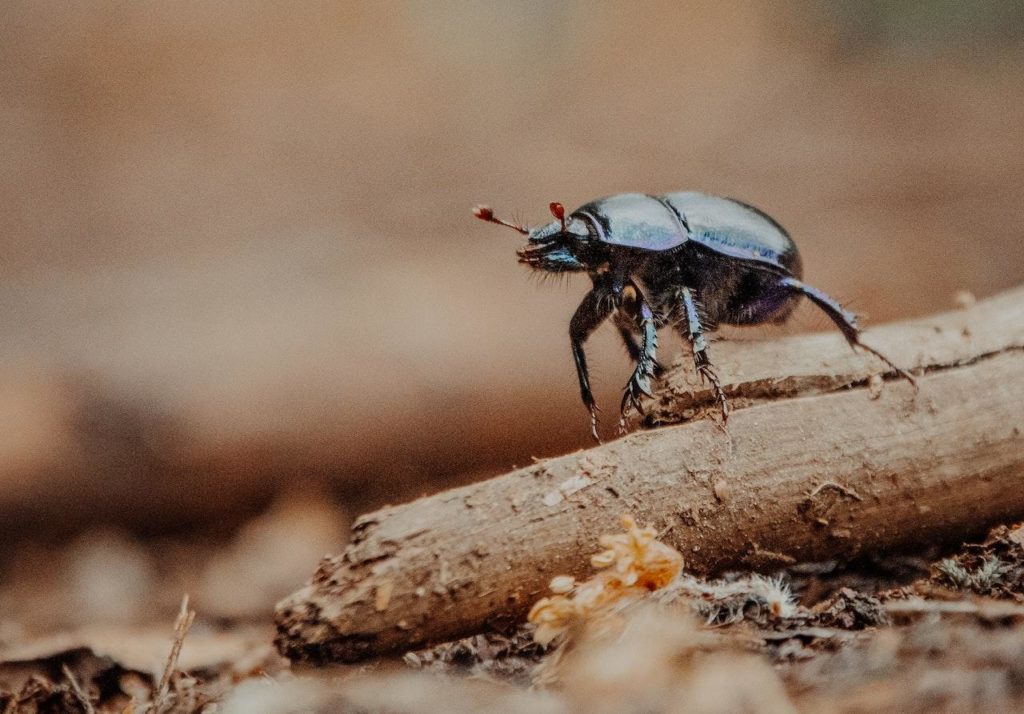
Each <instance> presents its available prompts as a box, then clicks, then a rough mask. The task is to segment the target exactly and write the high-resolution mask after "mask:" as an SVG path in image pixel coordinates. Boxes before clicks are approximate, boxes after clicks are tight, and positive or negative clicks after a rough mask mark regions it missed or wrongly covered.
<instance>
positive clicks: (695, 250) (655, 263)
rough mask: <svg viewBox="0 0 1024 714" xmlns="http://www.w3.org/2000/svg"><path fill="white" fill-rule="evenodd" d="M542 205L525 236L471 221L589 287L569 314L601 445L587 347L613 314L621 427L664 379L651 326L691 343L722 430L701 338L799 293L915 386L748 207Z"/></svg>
mask: <svg viewBox="0 0 1024 714" xmlns="http://www.w3.org/2000/svg"><path fill="white" fill-rule="evenodd" d="M550 209H551V213H552V215H553V216H554V217H555V220H554V221H553V222H551V223H548V224H546V225H543V226H540V227H539V228H534V229H532V230H530V229H527V228H526V227H524V226H520V225H517V224H515V223H512V222H509V221H505V220H502V219H500V218H496V217H495V215H494V212H493V211H492V210H491V209H490V208H488V207H487V206H477V207H476V208H475V209H473V213H474V215H475V216H476V217H477V218H480V219H482V220H485V221H490V222H492V223H498V224H500V225H503V226H507V227H509V228H513V229H515V230H517V231H519V232H520V233H522V234H523V235H526V236H527V237H528V240H527V244H526V246H525V247H523V248H522V249H520V250H519V251H517V255H518V256H519V262H520V263H524V264H526V265H528V266H530V267H531V268H534V269H536V270H543V271H548V272H554V273H566V272H586V273H588V274H589V275H590V279H591V281H592V282H593V288H592V289H591V290H590V292H589V293H587V295H586V296H585V297H584V298H583V302H581V303H580V306H579V307H578V308H577V309H576V313H575V314H574V315H573V316H572V320H571V321H570V323H569V338H570V342H571V345H572V354H573V358H574V359H575V361H576V373H577V375H578V377H579V382H580V395H581V397H582V398H583V404H584V405H585V406H586V408H587V410H588V411H589V412H590V428H591V434H592V435H593V437H594V439H596V440H598V441H600V438H599V436H598V431H597V413H598V408H597V404H596V402H595V401H594V395H593V394H592V392H591V390H590V376H589V374H588V372H587V358H586V355H585V353H584V351H583V343H584V342H585V341H586V339H587V337H589V336H590V334H591V333H592V332H593V331H594V330H595V329H597V327H598V326H599V325H600V324H601V323H603V322H604V321H605V320H606V319H607V318H609V317H611V318H612V319H613V321H614V323H615V326H616V327H617V328H618V331H619V333H620V335H621V336H622V339H623V341H624V342H625V345H626V349H627V351H628V352H629V355H630V357H631V358H632V359H633V361H634V363H635V365H636V367H635V369H634V370H633V375H632V376H631V377H630V379H629V382H628V383H627V384H626V388H625V390H624V392H623V395H622V403H621V405H620V409H619V411H620V414H621V418H620V421H619V426H620V429H623V430H624V429H625V425H626V417H627V415H628V413H629V409H630V407H633V408H635V409H636V410H637V411H638V412H639V413H641V414H642V413H643V410H642V407H641V404H640V395H641V394H644V395H647V396H649V397H650V396H653V395H652V392H651V380H652V379H653V378H654V377H656V376H657V375H658V374H659V373H660V372H661V366H660V365H659V364H658V361H657V358H656V352H657V347H658V329H659V328H661V327H663V326H665V325H672V326H673V327H674V328H675V329H676V330H677V331H678V332H679V333H680V335H682V337H683V338H684V339H685V340H686V341H687V342H689V344H690V346H691V349H692V353H693V362H694V365H695V367H696V369H697V372H698V373H699V374H700V376H701V378H702V380H706V381H707V382H708V383H710V385H711V388H712V389H713V391H714V395H715V399H716V401H717V403H718V404H719V407H720V409H721V413H722V421H723V423H725V422H727V421H728V418H729V403H728V400H727V399H726V395H725V391H724V390H723V389H722V383H721V381H720V380H719V378H718V376H717V374H716V373H715V370H714V367H713V366H712V364H711V360H710V358H709V356H708V341H707V338H706V337H705V335H706V334H707V333H709V332H711V331H713V330H714V329H715V328H716V327H717V326H718V325H719V324H728V325H759V324H764V323H774V324H779V323H782V322H785V320H786V319H788V318H789V316H790V315H791V314H792V313H793V310H794V308H795V307H796V305H797V303H798V302H799V301H800V299H801V298H803V297H806V298H807V299H808V300H810V301H811V302H812V303H814V304H815V305H817V306H818V307H819V308H821V309H822V310H823V311H824V312H825V314H826V315H828V316H829V317H830V318H831V319H832V321H833V322H834V323H835V324H836V326H837V327H838V328H839V329H840V330H841V331H842V333H843V336H844V337H846V340H847V342H849V343H850V346H851V347H853V348H857V347H859V348H861V349H863V350H864V351H866V352H869V353H871V354H873V355H875V356H876V357H878V358H879V359H881V360H882V361H883V362H885V363H886V364H887V365H888V366H889V367H890V368H891V369H892V370H893V371H895V372H896V373H897V374H898V375H899V376H901V377H903V378H905V379H907V380H909V381H910V382H911V384H913V385H914V386H915V388H916V382H915V381H914V378H913V376H912V375H910V374H909V373H908V372H906V371H904V370H902V369H900V368H899V367H897V366H896V365H895V364H893V362H892V361H891V360H889V358H888V357H886V356H885V355H883V354H882V353H881V352H879V351H878V350H876V349H874V348H873V347H870V346H868V345H866V344H864V343H863V342H862V341H861V339H860V327H859V326H858V324H857V317H856V315H854V314H853V313H852V312H850V311H848V310H846V309H845V308H843V306H842V305H840V304H839V303H838V302H837V301H836V300H834V299H833V298H831V297H829V296H828V295H827V294H826V293H824V292H822V291H821V290H818V289H817V288H814V287H812V286H810V285H807V284H806V283H804V282H802V280H801V279H802V277H803V269H802V265H801V261H800V253H799V252H798V251H797V247H796V244H794V243H793V240H792V238H790V236H789V233H787V232H786V230H785V229H784V228H783V227H782V226H781V225H779V223H778V222H777V221H775V219H773V218H772V217H771V216H769V215H768V214H766V213H764V212H763V211H761V210H760V209H758V208H755V207H754V206H751V205H749V204H746V203H743V202H742V201H738V200H736V199H732V198H723V197H719V196H711V195H708V194H704V193H698V192H695V191H688V192H681V193H668V194H665V195H661V196H652V195H648V194H643V193H620V194H616V195H614V196H608V197H606V198H599V199H597V200H596V201H591V202H590V203H587V204H586V205H584V206H581V207H580V208H578V209H576V210H575V211H573V212H572V213H570V214H568V215H567V214H566V212H565V208H564V207H563V206H562V204H560V203H552V204H551V205H550Z"/></svg>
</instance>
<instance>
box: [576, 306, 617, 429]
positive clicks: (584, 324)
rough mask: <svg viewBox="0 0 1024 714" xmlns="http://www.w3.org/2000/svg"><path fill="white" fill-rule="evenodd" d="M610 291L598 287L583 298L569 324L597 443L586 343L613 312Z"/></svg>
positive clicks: (577, 366) (583, 393)
mask: <svg viewBox="0 0 1024 714" xmlns="http://www.w3.org/2000/svg"><path fill="white" fill-rule="evenodd" d="M612 305H613V303H612V300H611V299H610V291H609V290H608V289H606V288H601V287H595V288H594V289H593V290H591V291H590V292H589V293H587V294H586V296H585V297H584V298H583V302H581V303H580V306H579V307H578V308H576V312H575V313H574V314H573V316H572V320H570V322H569V341H570V343H571V344H572V357H573V360H575V362H576V376H577V377H579V380H580V397H581V398H582V399H583V405H584V406H585V407H586V408H587V411H589V412H590V434H591V435H592V436H593V437H594V441H596V442H597V443H601V437H600V436H598V434H597V412H598V408H597V402H596V401H594V393H593V392H592V391H591V390H590V373H589V372H588V371H587V355H586V354H585V353H584V352H583V343H584V342H586V340H587V338H588V337H590V334H591V333H592V332H593V331H594V330H596V329H597V327H598V325H600V324H601V323H602V322H604V321H605V319H606V318H607V317H608V315H609V314H611V311H612Z"/></svg>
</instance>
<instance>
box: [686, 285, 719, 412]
mask: <svg viewBox="0 0 1024 714" xmlns="http://www.w3.org/2000/svg"><path fill="white" fill-rule="evenodd" d="M679 297H680V302H682V308H683V320H682V321H680V322H679V323H678V328H679V331H680V332H681V333H682V335H683V337H684V338H686V339H687V340H688V341H689V342H690V347H691V349H692V352H693V364H694V367H696V369H697V374H699V375H700V378H701V381H702V382H703V381H706V382H708V383H710V384H711V388H712V389H713V390H714V392H715V399H716V400H717V401H718V404H719V406H720V408H721V410H722V423H723V424H725V423H728V422H729V401H728V400H727V399H726V398H725V391H724V390H723V389H722V383H721V381H719V379H718V375H717V374H715V368H714V366H713V365H712V364H711V360H710V358H709V357H708V341H707V338H705V337H704V329H703V328H702V327H701V324H700V313H699V311H698V310H697V301H696V300H695V299H694V297H693V291H692V290H690V288H683V289H682V290H681V291H680V292H679Z"/></svg>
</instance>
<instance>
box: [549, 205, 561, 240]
mask: <svg viewBox="0 0 1024 714" xmlns="http://www.w3.org/2000/svg"><path fill="white" fill-rule="evenodd" d="M548 208H550V209H551V215H552V216H554V217H555V218H557V219H558V220H559V221H561V222H562V233H565V206H563V205H562V204H561V203H559V202H558V201H552V202H551V203H550V204H548Z"/></svg>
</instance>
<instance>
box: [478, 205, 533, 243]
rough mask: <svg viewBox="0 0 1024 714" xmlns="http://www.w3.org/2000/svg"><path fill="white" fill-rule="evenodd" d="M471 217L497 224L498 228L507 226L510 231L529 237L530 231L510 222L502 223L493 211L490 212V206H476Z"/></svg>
mask: <svg viewBox="0 0 1024 714" xmlns="http://www.w3.org/2000/svg"><path fill="white" fill-rule="evenodd" d="M473 215H474V216H476V217H477V218H479V219H480V220H481V221H488V222H490V223H497V224H498V225H499V226H507V227H509V228H511V229H512V230H516V231H519V232H520V233H522V234H523V235H524V236H525V235H529V234H530V231H528V230H526V229H525V228H523V227H522V226H520V225H516V224H515V223H512V222H511V221H503V220H501V219H500V218H498V217H496V216H495V215H494V211H492V210H491V207H490V206H477V207H475V208H474V209H473Z"/></svg>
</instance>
